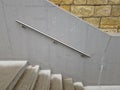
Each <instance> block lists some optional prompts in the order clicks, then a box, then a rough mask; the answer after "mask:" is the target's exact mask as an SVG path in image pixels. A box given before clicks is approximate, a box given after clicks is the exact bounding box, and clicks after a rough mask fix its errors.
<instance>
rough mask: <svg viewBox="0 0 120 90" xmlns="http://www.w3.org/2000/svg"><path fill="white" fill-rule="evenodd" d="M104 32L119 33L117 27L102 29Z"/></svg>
mask: <svg viewBox="0 0 120 90" xmlns="http://www.w3.org/2000/svg"><path fill="white" fill-rule="evenodd" d="M102 31H103V32H108V33H118V30H117V29H102Z"/></svg>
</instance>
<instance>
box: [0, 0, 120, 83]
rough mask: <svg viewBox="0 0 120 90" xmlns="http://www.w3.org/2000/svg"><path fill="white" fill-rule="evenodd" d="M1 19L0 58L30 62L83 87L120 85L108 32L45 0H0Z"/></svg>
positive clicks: (116, 40) (115, 40) (116, 41)
mask: <svg viewBox="0 0 120 90" xmlns="http://www.w3.org/2000/svg"><path fill="white" fill-rule="evenodd" d="M63 18H64V19H63ZM16 20H19V21H21V22H23V23H24V24H26V25H28V27H22V24H20V23H17V22H16ZM0 22H1V24H0V60H28V61H29V62H30V63H32V64H39V65H40V66H41V68H43V69H47V68H50V69H52V71H53V73H62V74H63V76H64V77H72V78H73V79H74V80H75V81H76V80H77V81H83V82H84V83H85V85H96V84H120V80H119V79H117V78H118V77H119V72H120V70H119V63H118V62H119V58H120V55H119V51H120V50H119V49H117V48H119V40H120V39H119V36H118V37H112V36H109V35H107V34H105V33H103V32H101V31H100V30H99V29H97V28H95V27H93V26H91V25H89V24H88V23H86V22H84V21H83V20H81V19H79V18H77V17H75V16H73V15H70V14H69V13H68V12H65V11H63V10H61V9H59V8H58V7H56V6H54V5H52V4H50V3H48V2H47V1H44V0H34V1H33V0H20V1H19V0H11V1H10V0H3V1H0ZM35 30H38V32H36V31H35ZM39 32H43V33H44V34H46V35H48V36H51V37H53V38H54V39H56V40H58V41H60V42H62V43H63V44H62V43H59V42H56V40H54V39H52V38H49V37H47V36H45V35H43V34H40V33H39ZM64 44H65V45H64ZM114 44H115V45H114ZM66 45H67V46H66ZM68 46H69V47H68ZM116 47H117V48H116ZM112 51H113V52H112ZM116 53H117V54H116ZM111 57H114V58H112V59H111ZM113 59H114V60H116V61H115V62H112V60H113ZM110 61H111V63H110V64H109V63H108V62H110ZM102 66H104V68H106V69H103V70H102ZM116 69H117V70H116ZM111 70H112V71H111ZM112 72H113V73H112ZM110 74H111V75H110ZM104 78H105V79H104Z"/></svg>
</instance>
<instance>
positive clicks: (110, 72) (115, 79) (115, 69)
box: [101, 63, 120, 85]
mask: <svg viewBox="0 0 120 90" xmlns="http://www.w3.org/2000/svg"><path fill="white" fill-rule="evenodd" d="M119 77H120V64H119V63H118V64H117V63H116V64H115V63H112V64H109V63H108V64H105V66H104V69H103V74H102V78H101V84H103V85H120V78H119Z"/></svg>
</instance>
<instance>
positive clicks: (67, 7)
mask: <svg viewBox="0 0 120 90" xmlns="http://www.w3.org/2000/svg"><path fill="white" fill-rule="evenodd" d="M60 7H61V8H63V9H64V10H67V11H69V12H70V6H67V5H62V6H60Z"/></svg>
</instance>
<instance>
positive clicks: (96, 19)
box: [84, 18, 100, 27]
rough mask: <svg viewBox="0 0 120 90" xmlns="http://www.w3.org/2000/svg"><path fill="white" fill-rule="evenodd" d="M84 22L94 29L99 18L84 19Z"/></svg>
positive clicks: (97, 25) (97, 24)
mask: <svg viewBox="0 0 120 90" xmlns="http://www.w3.org/2000/svg"><path fill="white" fill-rule="evenodd" d="M84 20H85V21H87V22H89V23H90V24H92V25H94V26H96V27H99V22H100V18H84Z"/></svg>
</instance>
